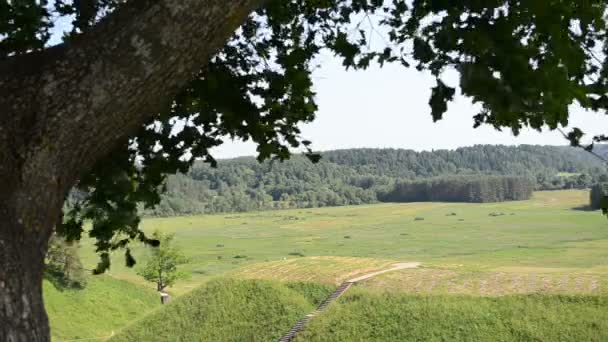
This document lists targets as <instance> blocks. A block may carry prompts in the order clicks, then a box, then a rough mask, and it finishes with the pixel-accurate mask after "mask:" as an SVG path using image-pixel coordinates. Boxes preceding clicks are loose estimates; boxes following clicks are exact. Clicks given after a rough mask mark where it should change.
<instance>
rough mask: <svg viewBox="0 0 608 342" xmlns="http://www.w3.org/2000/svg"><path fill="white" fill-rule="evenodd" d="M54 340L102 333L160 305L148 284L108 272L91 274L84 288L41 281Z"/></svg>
mask: <svg viewBox="0 0 608 342" xmlns="http://www.w3.org/2000/svg"><path fill="white" fill-rule="evenodd" d="M44 302H45V306H46V310H47V313H48V315H49V321H50V324H51V332H52V338H53V341H66V340H73V339H80V338H92V337H103V336H108V335H111V334H112V331H118V330H119V329H120V328H122V327H124V326H125V325H127V324H128V323H130V322H131V321H133V320H134V319H136V318H139V317H141V316H142V314H144V313H146V312H149V311H150V310H153V309H154V308H157V307H160V303H159V298H158V295H157V294H156V293H155V292H154V291H152V290H149V289H147V288H143V287H141V286H137V285H134V284H131V283H129V282H126V281H123V280H117V279H112V278H110V277H107V276H96V277H90V278H89V281H88V284H87V286H86V287H85V288H84V289H81V290H79V289H61V288H60V289H58V288H56V287H55V286H54V285H53V284H52V283H50V282H48V281H45V282H44Z"/></svg>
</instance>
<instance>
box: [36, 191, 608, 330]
mask: <svg viewBox="0 0 608 342" xmlns="http://www.w3.org/2000/svg"><path fill="white" fill-rule="evenodd" d="M587 201H588V193H587V192H586V191H551V192H538V193H535V194H534V197H533V198H532V199H531V200H529V201H521V202H503V203H488V204H466V203H399V204H390V203H389V204H376V205H365V206H356V207H335V208H318V209H297V210H281V211H269V212H254V213H245V214H227V215H206V216H193V217H176V218H154V219H145V220H144V221H143V228H144V230H146V231H148V232H152V231H153V230H155V229H159V230H161V231H164V232H171V233H175V243H176V245H178V246H180V247H181V248H182V249H183V251H184V253H185V254H186V256H187V257H188V259H189V263H188V264H187V265H185V269H186V271H189V272H190V273H191V274H192V277H191V278H190V280H188V281H181V282H179V283H178V284H177V285H176V286H175V287H173V288H171V289H170V292H172V293H173V294H174V295H177V297H178V298H177V299H176V300H174V303H172V304H170V305H169V306H168V307H166V308H163V309H162V310H158V311H153V313H152V314H151V315H150V316H146V317H145V318H142V319H141V320H139V321H137V322H136V323H133V324H131V325H129V326H128V327H127V328H126V329H125V330H124V333H121V334H120V336H116V337H115V338H114V339H113V340H115V341H135V340H210V341H213V340H221V341H231V340H232V341H237V340H253V341H257V340H271V339H275V340H276V338H277V337H278V336H280V334H282V333H284V332H285V331H286V329H287V330H288V328H289V327H290V324H291V323H293V322H295V321H297V319H299V318H300V317H301V315H302V314H305V313H308V311H310V310H311V309H312V308H313V307H314V306H315V305H317V304H318V303H319V302H320V301H321V300H322V299H323V298H324V297H325V296H326V295H327V293H329V292H328V291H331V289H332V288H333V287H335V285H336V284H339V283H340V282H342V281H344V280H346V279H349V278H353V277H356V276H359V275H362V274H365V273H369V272H373V271H377V270H380V269H384V268H386V267H388V266H389V265H391V264H393V263H396V262H408V261H419V262H422V263H423V266H422V267H421V268H419V269H405V270H400V271H395V272H391V273H386V274H382V275H379V276H377V277H374V278H371V279H369V280H366V281H364V282H363V283H361V284H359V285H357V287H358V289H355V291H352V290H350V291H349V292H348V293H351V292H353V293H352V294H348V295H347V296H346V297H343V300H342V301H341V302H340V303H339V304H338V305H336V306H335V307H334V306H333V305H332V308H331V309H330V311H329V312H328V313H327V314H323V315H321V316H319V317H317V318H315V320H314V323H313V324H312V325H311V328H310V330H309V331H308V332H306V333H305V334H304V335H302V336H303V338H304V337H305V338H306V340H311V341H315V340H355V341H358V340H366V341H367V340H372V341H373V340H386V339H389V340H465V341H466V340H501V339H502V340H540V341H542V340H547V341H549V340H551V341H552V340H569V339H573V338H572V337H573V336H577V337H579V336H580V338H575V340H601V339H603V340H606V339H607V338H608V336H606V335H605V334H606V333H605V331H608V329H606V328H607V327H606V323H604V322H605V321H606V310H605V307H606V304H607V303H606V298H608V296H606V295H607V294H608V229H607V224H608V222H607V221H606V219H605V218H604V217H602V216H601V215H600V214H599V212H592V211H582V210H576V208H580V207H583V206H584V205H585V204H586V203H587ZM493 213H494V214H493ZM496 213H500V215H496ZM294 218H297V219H294ZM416 218H424V220H416ZM81 251H82V254H83V261H84V263H85V266H86V267H92V266H94V265H95V263H96V262H97V259H96V256H95V254H94V253H93V248H92V241H90V240H84V241H83V247H82V248H81ZM133 252H134V254H135V256H136V257H137V258H139V260H141V259H142V258H143V257H144V256H145V254H146V250H145V248H143V247H141V246H135V248H134V251H133ZM113 259H114V263H113V265H112V269H111V270H110V276H111V278H110V277H107V276H106V277H102V278H94V279H97V280H92V281H90V282H89V283H90V285H89V287H90V288H87V289H85V290H83V291H82V292H74V293H68V292H66V293H59V292H57V291H55V292H53V291H54V290H53V289H50V290H49V289H48V287H49V285H50V284H45V299H46V302H47V307H48V308H49V315H50V317H51V326H52V331H53V336H54V338H55V339H60V338H64V339H65V338H67V337H90V336H104V335H109V333H111V331H112V330H115V329H118V327H122V326H124V325H125V324H127V323H128V322H132V321H133V320H134V319H136V318H141V317H142V315H143V314H144V313H146V312H149V311H150V310H152V309H153V308H154V307H156V306H158V304H156V303H157V301H158V298H157V297H156V295H154V292H153V291H152V289H153V285H152V284H147V283H145V282H144V281H143V280H142V279H141V278H140V277H138V276H137V275H136V274H135V272H133V270H130V269H127V268H126V267H124V266H123V264H122V262H123V260H124V259H123V256H122V255H114V258H113ZM225 275H229V276H230V277H232V278H233V279H230V280H226V279H223V280H214V279H215V278H217V277H218V276H225ZM113 278H118V279H122V280H125V281H127V282H119V281H117V280H116V279H113ZM235 279H257V280H247V281H237V280H235ZM260 279H261V280H264V279H266V280H270V281H260ZM274 280H279V281H281V282H280V283H277V282H275V281H274ZM290 281H304V282H308V284H310V282H315V283H316V284H314V285H301V284H300V285H293V283H289V282H290ZM110 283H111V284H110ZM201 284H205V285H204V286H203V287H202V288H200V289H196V290H193V289H195V288H197V287H199V286H200V285H201ZM319 284H325V285H319ZM140 285H144V286H145V289H144V288H142V287H141V286H140ZM142 296H143V297H145V298H147V299H145V300H144V299H141V297H142ZM602 306H603V307H604V310H603V311H602V310H600V309H601V308H602ZM575 313H580V315H579V314H575ZM340 315H345V316H344V317H345V321H344V322H339V321H340V317H342V316H340ZM376 316H377V318H376ZM350 319H352V321H349V320H350ZM294 320H295V321H294ZM258 321H259V323H257V322H258ZM543 321H545V322H546V323H543ZM148 329H150V332H147V330H148ZM165 330H167V331H169V333H171V334H173V335H166V334H165V332H163V331H165ZM494 330H495V331H496V332H497V335H496V337H497V338H496V339H493V338H492V337H494V335H493V334H492V331H494ZM167 334H168V333H167ZM375 334H376V335H375ZM390 334H394V336H396V337H395V338H388V337H389V336H393V335H390ZM408 334H410V335H408ZM176 336H178V337H179V338H177V337H176ZM324 336H327V339H325V337H324Z"/></svg>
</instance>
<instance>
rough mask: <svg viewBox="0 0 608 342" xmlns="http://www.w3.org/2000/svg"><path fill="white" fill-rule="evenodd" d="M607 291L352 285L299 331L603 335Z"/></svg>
mask: <svg viewBox="0 0 608 342" xmlns="http://www.w3.org/2000/svg"><path fill="white" fill-rule="evenodd" d="M607 305H608V298H607V297H597V296H556V295H528V296H521V295H519V296H505V297H496V298H488V297H468V296H412V295H402V294H401V295H398V294H378V293H374V292H370V291H366V290H357V289H355V290H353V291H350V292H349V293H347V294H346V295H345V296H343V297H341V298H340V300H339V302H338V304H337V305H333V306H331V307H330V309H329V310H328V311H327V312H325V313H324V314H322V315H319V316H317V317H315V319H313V320H312V321H311V322H310V324H309V325H307V327H306V328H305V329H304V330H303V331H302V332H301V333H300V334H299V335H298V338H297V339H296V341H298V342H304V341H307V342H312V341H323V342H327V341H606V340H608V310H606V306H607Z"/></svg>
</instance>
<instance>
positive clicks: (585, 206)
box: [572, 205, 598, 211]
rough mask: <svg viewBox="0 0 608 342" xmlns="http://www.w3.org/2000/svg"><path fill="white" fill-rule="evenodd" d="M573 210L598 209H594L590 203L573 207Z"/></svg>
mask: <svg viewBox="0 0 608 342" xmlns="http://www.w3.org/2000/svg"><path fill="white" fill-rule="evenodd" d="M572 210H578V211H596V210H598V209H594V208H592V207H591V206H590V205H581V206H578V207H574V208H572Z"/></svg>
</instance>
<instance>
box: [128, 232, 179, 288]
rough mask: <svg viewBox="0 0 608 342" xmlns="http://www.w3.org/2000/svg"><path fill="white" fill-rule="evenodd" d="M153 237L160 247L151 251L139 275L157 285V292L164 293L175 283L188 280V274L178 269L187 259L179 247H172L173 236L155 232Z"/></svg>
mask: <svg viewBox="0 0 608 342" xmlns="http://www.w3.org/2000/svg"><path fill="white" fill-rule="evenodd" d="M153 236H154V239H157V240H158V241H160V245H159V246H158V247H154V248H152V249H151V250H152V254H151V256H150V258H149V259H148V260H146V264H145V265H144V267H143V268H141V269H140V270H139V271H138V272H137V273H138V274H139V275H140V276H142V277H144V279H146V280H147V281H149V282H153V283H156V290H157V291H159V292H162V291H163V290H164V289H165V288H166V287H167V286H172V285H173V284H174V283H175V281H177V280H179V279H184V278H187V276H188V274H187V273H185V272H183V271H181V270H179V269H178V266H179V265H183V264H185V263H186V262H187V259H186V257H185V256H184V255H183V253H182V252H181V251H180V250H179V249H178V248H177V247H175V246H174V245H172V242H173V238H174V235H173V234H162V233H160V232H159V231H155V232H154V234H153Z"/></svg>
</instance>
